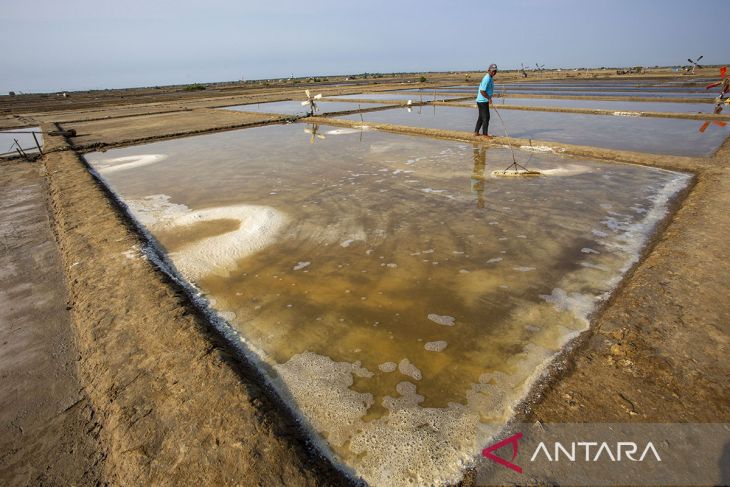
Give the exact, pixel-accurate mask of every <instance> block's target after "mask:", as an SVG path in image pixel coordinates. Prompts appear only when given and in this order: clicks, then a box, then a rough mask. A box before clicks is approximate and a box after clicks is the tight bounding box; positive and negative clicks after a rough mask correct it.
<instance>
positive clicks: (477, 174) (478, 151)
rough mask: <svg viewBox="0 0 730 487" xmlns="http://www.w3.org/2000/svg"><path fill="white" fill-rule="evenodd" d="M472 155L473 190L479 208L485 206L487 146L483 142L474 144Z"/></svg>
mask: <svg viewBox="0 0 730 487" xmlns="http://www.w3.org/2000/svg"><path fill="white" fill-rule="evenodd" d="M472 156H473V160H474V169H473V171H472V173H471V191H472V193H474V194H475V195H476V202H477V208H484V207H485V200H484V184H485V181H486V178H485V176H484V171H485V168H486V167H487V148H486V147H485V146H483V145H482V144H474V146H473V152H472Z"/></svg>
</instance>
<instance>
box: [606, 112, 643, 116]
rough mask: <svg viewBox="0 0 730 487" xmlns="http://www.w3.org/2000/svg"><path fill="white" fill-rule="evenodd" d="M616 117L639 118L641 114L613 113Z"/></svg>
mask: <svg viewBox="0 0 730 487" xmlns="http://www.w3.org/2000/svg"><path fill="white" fill-rule="evenodd" d="M613 114H614V115H615V116H617V117H640V116H641V112H613Z"/></svg>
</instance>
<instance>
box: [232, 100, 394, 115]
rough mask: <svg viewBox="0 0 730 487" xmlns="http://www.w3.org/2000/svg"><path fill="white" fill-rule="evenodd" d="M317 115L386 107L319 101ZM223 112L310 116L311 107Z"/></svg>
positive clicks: (292, 104)
mask: <svg viewBox="0 0 730 487" xmlns="http://www.w3.org/2000/svg"><path fill="white" fill-rule="evenodd" d="M316 105H317V113H316V114H317V115H323V114H325V113H335V112H349V111H352V110H359V109H361V108H374V107H379V106H384V105H379V104H374V103H368V104H367V105H360V104H357V103H351V102H339V101H317V103H316ZM221 109H222V110H233V111H236V112H256V113H276V114H282V115H292V116H301V117H303V116H305V115H309V106H308V105H307V106H303V105H302V102H301V101H295V100H290V101H271V102H265V103H250V104H247V105H234V106H230V107H221Z"/></svg>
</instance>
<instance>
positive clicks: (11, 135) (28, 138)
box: [0, 127, 43, 156]
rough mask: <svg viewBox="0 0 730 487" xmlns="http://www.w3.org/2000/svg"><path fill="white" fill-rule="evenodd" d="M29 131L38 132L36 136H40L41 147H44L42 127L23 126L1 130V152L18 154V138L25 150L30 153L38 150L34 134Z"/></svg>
mask: <svg viewBox="0 0 730 487" xmlns="http://www.w3.org/2000/svg"><path fill="white" fill-rule="evenodd" d="M29 132H37V133H36V137H37V138H38V143H39V144H40V145H41V147H43V134H42V132H41V128H40V127H23V128H17V129H10V130H3V131H0V154H9V155H13V156H15V155H18V153H17V152H16V150H15V140H16V139H17V141H18V143H19V144H20V147H22V149H23V151H25V152H28V153H36V152H38V146H37V145H36V143H35V140H34V139H33V134H31V133H29ZM11 147H12V149H11Z"/></svg>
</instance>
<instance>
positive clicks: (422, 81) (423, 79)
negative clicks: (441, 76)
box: [418, 76, 427, 83]
mask: <svg viewBox="0 0 730 487" xmlns="http://www.w3.org/2000/svg"><path fill="white" fill-rule="evenodd" d="M418 81H420V82H421V83H425V82H426V81H427V80H426V77H425V76H421V77H420V78H418Z"/></svg>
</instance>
